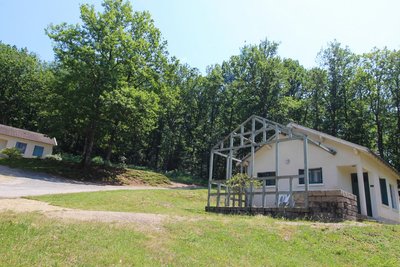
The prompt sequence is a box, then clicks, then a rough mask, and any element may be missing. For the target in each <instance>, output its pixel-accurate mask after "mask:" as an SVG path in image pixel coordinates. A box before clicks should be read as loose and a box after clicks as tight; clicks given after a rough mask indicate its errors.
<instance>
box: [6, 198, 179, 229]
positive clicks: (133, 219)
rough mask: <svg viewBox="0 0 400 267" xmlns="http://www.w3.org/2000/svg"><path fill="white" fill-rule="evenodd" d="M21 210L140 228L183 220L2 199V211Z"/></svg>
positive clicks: (26, 200)
mask: <svg viewBox="0 0 400 267" xmlns="http://www.w3.org/2000/svg"><path fill="white" fill-rule="evenodd" d="M7 210H9V211H13V212H17V213H21V212H39V213H42V214H43V215H45V216H47V217H49V218H56V219H62V220H78V221H93V222H107V223H120V224H129V223H134V224H135V226H136V228H138V229H140V230H149V229H150V230H161V228H162V225H163V223H164V222H166V221H168V220H170V219H174V220H181V219H182V218H180V217H178V216H168V215H161V214H152V213H132V212H114V211H91V210H79V209H69V208H62V207H57V206H52V205H49V204H48V203H45V202H41V201H36V200H29V199H22V198H16V199H0V212H1V211H7Z"/></svg>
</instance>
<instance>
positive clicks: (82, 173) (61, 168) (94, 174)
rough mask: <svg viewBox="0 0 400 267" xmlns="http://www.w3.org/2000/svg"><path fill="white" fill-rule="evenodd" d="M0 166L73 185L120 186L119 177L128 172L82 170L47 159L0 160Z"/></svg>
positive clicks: (121, 170)
mask: <svg viewBox="0 0 400 267" xmlns="http://www.w3.org/2000/svg"><path fill="white" fill-rule="evenodd" d="M0 164H1V165H5V166H8V167H10V168H17V169H21V170H25V171H31V172H35V173H46V174H50V175H54V176H56V177H43V176H41V175H39V174H32V175H30V176H32V177H29V178H32V179H41V180H47V181H52V182H66V181H65V178H66V179H70V180H72V181H68V182H75V183H85V184H89V183H95V184H104V185H122V184H123V183H122V181H121V180H120V179H119V176H120V175H123V174H125V173H127V172H128V170H126V169H122V168H115V167H107V166H91V167H90V168H88V169H82V167H81V166H80V165H79V164H77V163H73V162H66V161H56V160H49V159H26V158H22V159H10V158H7V159H0ZM15 174H16V173H15V172H13V176H15ZM63 178H64V179H63Z"/></svg>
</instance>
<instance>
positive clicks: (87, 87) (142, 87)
mask: <svg viewBox="0 0 400 267" xmlns="http://www.w3.org/2000/svg"><path fill="white" fill-rule="evenodd" d="M102 6H103V9H104V11H103V12H102V13H101V12H96V11H95V9H94V7H93V6H89V5H87V4H84V5H82V6H81V8H80V11H81V20H82V25H67V24H66V23H62V24H60V25H51V26H50V27H49V28H48V29H47V34H48V36H49V37H50V38H51V39H52V40H53V42H54V52H55V56H56V62H57V63H58V64H59V67H60V69H61V70H62V74H63V75H61V76H60V77H61V79H60V80H62V83H63V85H64V86H60V87H56V88H60V89H61V90H59V91H57V92H56V95H57V96H56V98H59V99H58V100H59V101H63V102H64V103H65V104H62V107H61V108H60V109H59V111H58V112H59V114H60V115H61V117H63V116H66V117H68V116H71V115H66V114H72V117H73V120H74V123H76V126H75V127H76V128H77V129H76V130H77V131H78V134H79V135H83V136H84V149H83V161H82V164H83V166H85V167H86V166H88V165H89V164H90V160H91V155H92V151H93V146H94V145H95V143H96V140H105V141H107V142H108V147H109V149H110V147H112V146H113V144H111V143H113V142H114V140H113V139H112V138H107V137H106V136H107V135H108V136H113V133H114V132H115V131H116V128H121V127H123V126H118V125H119V124H121V123H122V124H123V123H124V122H126V121H129V122H130V123H131V124H130V125H129V127H132V128H135V127H136V128H137V129H139V127H140V126H142V122H143V121H142V120H146V113H142V114H137V115H135V116H132V112H134V111H135V110H137V111H140V108H136V107H135V106H136V105H139V104H138V103H135V104H132V103H131V102H130V101H125V100H124V98H126V95H128V98H129V97H132V96H129V95H130V94H132V92H134V91H135V90H137V92H141V93H133V94H134V95H140V97H139V98H137V99H138V100H139V101H143V102H144V103H145V102H148V101H150V100H149V99H148V97H151V101H154V102H157V99H156V98H155V97H153V95H151V94H147V93H143V92H154V93H156V94H160V93H161V90H162V85H161V78H160V73H161V72H162V68H163V66H164V64H165V63H166V59H165V53H166V52H165V43H164V42H163V41H162V40H161V34H160V32H159V30H158V29H157V28H156V27H155V26H154V24H153V21H152V19H151V17H150V14H149V13H148V12H133V10H132V7H131V5H130V4H129V2H123V1H122V0H105V1H104V2H103V4H102ZM124 88H125V89H124ZM118 97H120V98H122V100H116V99H115V98H118ZM115 103H118V107H119V108H121V105H125V104H126V105H125V106H124V108H125V109H129V111H127V113H128V116H132V117H135V118H141V120H140V121H139V120H134V121H133V120H129V119H127V120H124V119H123V118H122V116H121V115H116V114H114V112H110V105H111V106H113V105H115ZM139 106H140V105H139ZM150 113H151V112H150ZM141 116H142V117H141ZM153 119H154V117H153V116H152V115H151V116H150V121H152V120H153ZM106 122H111V123H106ZM146 124H147V123H146ZM116 125H117V126H118V127H117V126H116ZM149 125H151V123H149ZM145 129H147V128H145ZM110 142H111V143H110Z"/></svg>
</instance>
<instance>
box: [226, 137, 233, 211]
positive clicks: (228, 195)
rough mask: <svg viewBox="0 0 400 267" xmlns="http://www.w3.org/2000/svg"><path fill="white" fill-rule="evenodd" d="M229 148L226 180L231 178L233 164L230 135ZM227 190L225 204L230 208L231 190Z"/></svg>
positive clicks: (231, 138)
mask: <svg viewBox="0 0 400 267" xmlns="http://www.w3.org/2000/svg"><path fill="white" fill-rule="evenodd" d="M229 147H230V150H229V157H228V159H229V172H228V178H227V180H229V179H231V178H232V170H233V162H232V159H233V136H232V134H231V135H230V139H229ZM227 190H228V194H227V198H228V201H227V204H228V205H227V206H228V207H229V206H230V200H231V188H229V187H228V188H227Z"/></svg>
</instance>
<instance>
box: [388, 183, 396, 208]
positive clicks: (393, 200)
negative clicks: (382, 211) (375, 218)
mask: <svg viewBox="0 0 400 267" xmlns="http://www.w3.org/2000/svg"><path fill="white" fill-rule="evenodd" d="M389 189H390V199H391V200H392V208H394V209H397V203H396V199H395V198H394V196H395V195H396V193H395V191H394V187H393V186H392V185H391V184H389Z"/></svg>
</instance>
